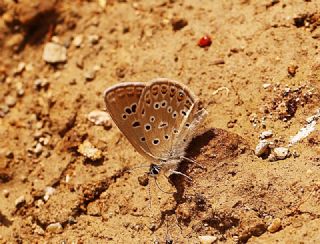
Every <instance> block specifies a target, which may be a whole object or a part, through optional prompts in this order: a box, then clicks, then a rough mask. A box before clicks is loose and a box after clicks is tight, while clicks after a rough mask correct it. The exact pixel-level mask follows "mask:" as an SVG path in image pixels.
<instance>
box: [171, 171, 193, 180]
mask: <svg viewBox="0 0 320 244" xmlns="http://www.w3.org/2000/svg"><path fill="white" fill-rule="evenodd" d="M170 173H171V174H175V175H182V176H184V177H186V178H187V179H188V180H190V181H192V178H191V177H189V176H187V175H186V174H184V173H181V172H179V171H176V170H170Z"/></svg>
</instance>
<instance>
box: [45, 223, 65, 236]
mask: <svg viewBox="0 0 320 244" xmlns="http://www.w3.org/2000/svg"><path fill="white" fill-rule="evenodd" d="M46 230H47V231H49V232H51V233H55V234H58V233H61V232H62V230H63V228H62V225H61V224H60V223H53V224H49V225H48V226H47V229H46Z"/></svg>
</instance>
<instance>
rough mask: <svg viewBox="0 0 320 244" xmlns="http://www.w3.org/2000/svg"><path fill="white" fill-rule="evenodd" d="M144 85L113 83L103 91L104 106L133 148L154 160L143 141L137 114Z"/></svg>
mask: <svg viewBox="0 0 320 244" xmlns="http://www.w3.org/2000/svg"><path fill="white" fill-rule="evenodd" d="M145 87H146V85H145V84H144V83H141V82H128V83H120V84H117V85H114V86H112V87H110V88H108V89H107V90H105V92H104V101H105V104H106V108H107V110H108V112H109V114H110V116H111V117H112V119H113V121H114V123H115V124H116V125H117V126H118V128H119V129H120V131H121V132H122V133H123V134H124V135H125V136H126V138H127V139H128V140H129V141H130V143H131V144H132V145H133V146H134V148H135V149H136V150H137V151H138V152H139V153H140V154H142V155H143V156H145V157H147V158H148V159H151V160H154V158H153V156H152V155H151V154H150V150H149V148H148V146H147V144H146V142H145V137H144V131H143V129H142V126H141V122H140V120H139V116H138V113H137V111H138V109H137V108H138V104H139V101H140V97H141V94H142V92H143V90H144V89H145Z"/></svg>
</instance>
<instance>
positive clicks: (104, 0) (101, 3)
mask: <svg viewBox="0 0 320 244" xmlns="http://www.w3.org/2000/svg"><path fill="white" fill-rule="evenodd" d="M98 4H99V6H100V7H101V8H105V7H106V5H107V0H98Z"/></svg>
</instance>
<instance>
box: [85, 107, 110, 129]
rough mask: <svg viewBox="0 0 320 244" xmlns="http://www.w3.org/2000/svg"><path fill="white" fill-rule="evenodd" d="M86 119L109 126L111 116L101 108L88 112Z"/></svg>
mask: <svg viewBox="0 0 320 244" xmlns="http://www.w3.org/2000/svg"><path fill="white" fill-rule="evenodd" d="M88 120H89V121H90V122H92V123H94V124H95V125H103V126H105V127H111V117H110V115H109V114H108V113H107V112H104V111H101V110H93V111H91V112H90V113H89V114H88Z"/></svg>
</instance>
